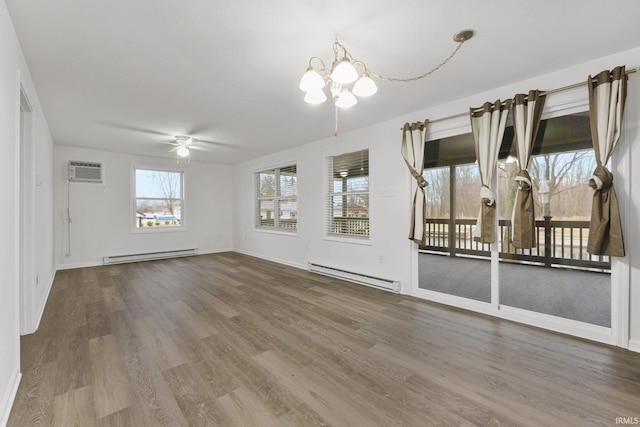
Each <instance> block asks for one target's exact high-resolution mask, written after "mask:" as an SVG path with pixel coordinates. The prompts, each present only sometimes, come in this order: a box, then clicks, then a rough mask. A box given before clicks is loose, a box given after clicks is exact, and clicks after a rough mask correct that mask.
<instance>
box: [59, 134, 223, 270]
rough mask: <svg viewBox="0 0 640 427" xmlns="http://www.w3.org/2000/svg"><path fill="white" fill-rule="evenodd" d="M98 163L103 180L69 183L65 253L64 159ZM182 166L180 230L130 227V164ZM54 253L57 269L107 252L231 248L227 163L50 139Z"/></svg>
mask: <svg viewBox="0 0 640 427" xmlns="http://www.w3.org/2000/svg"><path fill="white" fill-rule="evenodd" d="M68 160H86V161H92V162H101V163H102V164H103V172H104V181H103V184H88V183H71V184H70V185H69V192H70V196H71V199H70V200H71V202H70V209H69V210H70V214H71V220H72V223H71V225H70V227H71V228H70V231H71V255H70V256H67V244H68V243H67V239H68V236H67V228H66V227H67V223H66V208H67V207H66V200H67V199H66V198H67V161H68ZM132 164H133V165H136V166H140V167H146V168H158V169H168V170H172V169H184V170H185V224H186V230H184V231H171V232H158V233H132V232H131V215H132V208H131V191H130V187H131V185H130V182H131V165H132ZM54 177H55V178H54V181H55V207H54V223H55V242H56V244H55V259H56V263H57V267H58V269H61V268H73V267H82V266H89V265H100V264H102V257H104V256H107V255H125V254H133V253H144V252H156V251H164V250H173V249H189V248H197V249H198V250H199V252H200V253H207V252H219V251H224V250H230V249H231V248H232V243H231V242H232V235H231V229H232V201H231V200H232V187H231V178H232V168H231V166H228V165H220V164H214V163H202V162H197V161H191V162H188V163H187V162H185V161H182V162H180V164H178V163H177V162H176V160H175V159H163V158H157V157H145V156H131V155H126V154H122V153H114V152H108V151H98V150H88V149H81V148H76V147H69V146H63V145H56V147H55V163H54Z"/></svg>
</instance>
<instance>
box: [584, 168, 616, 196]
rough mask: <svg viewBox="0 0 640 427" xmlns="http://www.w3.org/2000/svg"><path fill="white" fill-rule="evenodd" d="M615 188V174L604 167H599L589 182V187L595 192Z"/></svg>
mask: <svg viewBox="0 0 640 427" xmlns="http://www.w3.org/2000/svg"><path fill="white" fill-rule="evenodd" d="M611 186H613V174H612V173H611V172H610V171H609V169H607V168H606V167H604V166H598V167H597V168H596V170H594V171H593V175H591V179H590V180H589V187H591V188H593V190H594V191H598V190H608V189H609V188H611Z"/></svg>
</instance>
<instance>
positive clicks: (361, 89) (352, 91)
mask: <svg viewBox="0 0 640 427" xmlns="http://www.w3.org/2000/svg"><path fill="white" fill-rule="evenodd" d="M471 37H473V31H472V30H463V31H459V32H457V33H455V34H454V35H453V41H455V42H456V43H458V45H457V46H456V48H455V49H454V50H453V52H451V54H450V55H449V56H448V57H447V58H445V59H444V60H443V61H442V62H441V63H439V64H438V65H436V66H435V67H433V68H432V69H431V70H429V71H427V72H426V73H423V74H420V75H419V76H415V77H409V78H394V77H385V76H383V75H380V74H377V73H374V72H373V71H371V70H369V69H368V68H367V66H366V65H365V63H364V62H362V61H360V60H358V59H355V58H354V57H353V56H352V55H351V53H349V51H348V50H347V48H346V47H344V46H343V45H342V44H341V43H340V42H339V41H338V37H337V36H336V38H335V40H334V41H333V63H332V64H331V69H327V67H326V65H325V63H324V61H323V60H322V59H320V58H319V57H317V56H312V57H311V58H310V59H309V66H308V67H307V70H306V72H305V73H304V75H303V76H302V79H300V85H299V87H300V89H301V90H302V91H304V92H306V94H305V96H304V101H305V102H306V103H308V104H322V103H323V102H325V101H326V100H327V93H325V91H326V90H328V92H329V93H330V94H331V99H332V100H333V103H334V105H335V107H336V127H335V132H334V135H335V136H337V135H338V108H350V107H352V106H354V105H355V104H357V102H358V98H357V97H360V98H364V97H367V96H371V95H374V94H375V93H376V92H377V91H378V87H377V86H376V83H375V82H374V81H373V79H372V78H371V77H372V76H373V77H376V78H378V79H381V80H387V81H391V82H403V83H408V82H413V81H416V80H420V79H423V78H425V77H427V76H429V75H430V74H432V73H434V72H435V71H437V70H439V69H440V68H441V67H442V66H444V65H445V64H446V63H447V62H449V61H450V60H451V58H453V57H454V56H455V54H456V53H458V51H459V50H460V48H461V47H462V45H463V43H464V42H466V41H467V40H469V39H470V38H471ZM314 60H316V62H318V63H319V64H320V65H321V66H320V67H319V68H317V69H316V68H315V67H314V66H313V61H314ZM357 68H361V71H362V72H361V73H358V70H357ZM354 82H355V83H354Z"/></svg>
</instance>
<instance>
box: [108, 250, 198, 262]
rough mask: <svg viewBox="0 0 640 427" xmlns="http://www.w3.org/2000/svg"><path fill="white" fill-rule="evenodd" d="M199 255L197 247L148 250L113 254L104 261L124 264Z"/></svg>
mask: <svg viewBox="0 0 640 427" xmlns="http://www.w3.org/2000/svg"><path fill="white" fill-rule="evenodd" d="M192 255H198V250H197V249H181V250H177V251H162V252H146V253H143V254H129V255H111V256H106V257H103V258H102V263H103V264H104V265H107V264H122V263H125V262H138V261H151V260H155V259H166V258H178V257H183V256H192Z"/></svg>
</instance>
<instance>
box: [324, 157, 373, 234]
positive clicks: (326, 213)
mask: <svg viewBox="0 0 640 427" xmlns="http://www.w3.org/2000/svg"><path fill="white" fill-rule="evenodd" d="M362 150H367V155H368V156H369V159H368V163H369V175H368V178H369V191H368V194H369V235H368V236H359V235H356V234H335V233H329V230H328V228H329V204H330V203H332V200H331V194H332V193H330V192H329V175H328V173H329V168H328V167H327V162H328V161H329V159H330V158H333V157H336V156H340V155H342V154H347V153H353V152H356V151H362ZM322 165H323V166H322V182H323V187H322V188H323V192H324V205H323V209H322V210H323V211H324V214H323V223H322V228H323V230H324V231H323V235H322V239H323V240H326V241H329V242H337V243H347V244H352V245H363V246H373V244H374V237H373V236H374V230H373V227H372V224H373V222H372V221H371V218H372V216H373V215H372V212H373V206H374V204H375V202H374V200H373V199H374V198H373V197H372V194H373V191H372V188H374V187H375V185H374V184H373V183H372V182H373V180H372V179H371V148H370V147H369V145H366V146H361V147H342V148H341V149H340V150H332V151H329V152H326V153H324V154H323V163H322Z"/></svg>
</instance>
